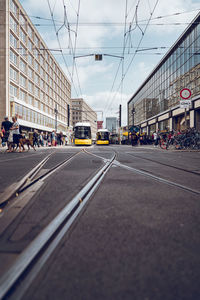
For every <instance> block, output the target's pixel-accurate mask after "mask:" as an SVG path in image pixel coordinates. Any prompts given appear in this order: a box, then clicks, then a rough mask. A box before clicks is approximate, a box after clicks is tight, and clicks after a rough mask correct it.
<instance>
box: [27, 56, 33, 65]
mask: <svg viewBox="0 0 200 300" xmlns="http://www.w3.org/2000/svg"><path fill="white" fill-rule="evenodd" d="M28 63H29V64H30V65H33V56H32V55H31V54H29V55H28Z"/></svg>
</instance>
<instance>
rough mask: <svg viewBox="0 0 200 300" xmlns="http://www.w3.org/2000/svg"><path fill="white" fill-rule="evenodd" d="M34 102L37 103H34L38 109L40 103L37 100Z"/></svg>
mask: <svg viewBox="0 0 200 300" xmlns="http://www.w3.org/2000/svg"><path fill="white" fill-rule="evenodd" d="M34 102H35V103H34V104H35V105H34V106H35V107H36V108H38V106H39V104H38V103H39V102H38V101H37V100H35V101H34Z"/></svg>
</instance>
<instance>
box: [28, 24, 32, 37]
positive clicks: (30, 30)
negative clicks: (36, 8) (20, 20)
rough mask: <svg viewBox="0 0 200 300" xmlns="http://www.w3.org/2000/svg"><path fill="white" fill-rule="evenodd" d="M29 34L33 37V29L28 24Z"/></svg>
mask: <svg viewBox="0 0 200 300" xmlns="http://www.w3.org/2000/svg"><path fill="white" fill-rule="evenodd" d="M28 35H29V36H30V37H31V39H33V30H32V28H31V26H30V25H28Z"/></svg>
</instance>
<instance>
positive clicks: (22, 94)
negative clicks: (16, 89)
mask: <svg viewBox="0 0 200 300" xmlns="http://www.w3.org/2000/svg"><path fill="white" fill-rule="evenodd" d="M19 97H20V100H22V101H24V102H26V93H25V92H24V91H22V90H20V95H19Z"/></svg>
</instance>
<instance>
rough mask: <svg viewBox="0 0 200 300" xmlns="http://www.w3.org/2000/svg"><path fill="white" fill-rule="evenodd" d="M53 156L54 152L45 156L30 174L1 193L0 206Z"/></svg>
mask: <svg viewBox="0 0 200 300" xmlns="http://www.w3.org/2000/svg"><path fill="white" fill-rule="evenodd" d="M53 154H54V152H52V153H50V154H49V155H47V156H46V157H45V158H44V159H43V160H42V161H41V162H39V163H38V164H37V165H36V166H35V167H34V168H33V169H32V170H31V171H30V172H28V173H27V174H26V175H25V176H24V177H23V178H22V179H21V180H20V181H18V182H16V183H14V184H12V185H10V186H9V188H8V189H6V191H5V192H4V193H3V195H2V196H1V200H0V206H5V205H6V204H7V202H8V201H9V200H10V199H11V198H12V197H13V196H14V195H16V193H17V192H18V190H19V189H20V188H22V186H24V185H25V184H26V182H27V181H28V180H29V179H30V178H32V176H33V175H35V174H37V173H38V172H39V171H40V169H41V168H42V167H43V165H44V164H45V163H46V162H47V161H48V160H49V158H50V157H51V156H52V155H53Z"/></svg>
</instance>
